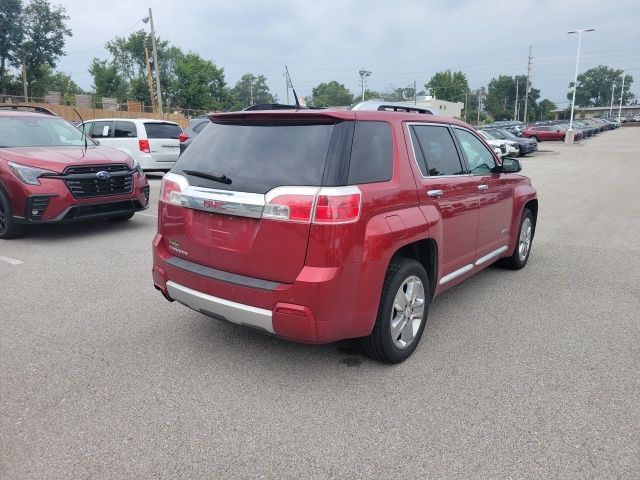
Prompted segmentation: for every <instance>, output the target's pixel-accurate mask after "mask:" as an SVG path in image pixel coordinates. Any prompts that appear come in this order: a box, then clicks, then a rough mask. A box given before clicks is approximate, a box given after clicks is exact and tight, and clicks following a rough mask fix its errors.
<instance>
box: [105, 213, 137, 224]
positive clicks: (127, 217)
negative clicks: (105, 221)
mask: <svg viewBox="0 0 640 480" xmlns="http://www.w3.org/2000/svg"><path fill="white" fill-rule="evenodd" d="M135 213H136V212H131V213H127V214H126V215H116V216H114V217H109V221H110V222H126V221H127V220H130V219H131V217H133V216H134V215H135Z"/></svg>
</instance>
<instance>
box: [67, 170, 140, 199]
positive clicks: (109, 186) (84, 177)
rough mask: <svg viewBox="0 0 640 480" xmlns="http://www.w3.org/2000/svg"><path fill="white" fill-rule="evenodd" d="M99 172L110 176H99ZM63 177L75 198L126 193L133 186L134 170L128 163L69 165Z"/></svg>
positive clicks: (129, 191)
mask: <svg viewBox="0 0 640 480" xmlns="http://www.w3.org/2000/svg"><path fill="white" fill-rule="evenodd" d="M98 172H107V174H108V175H105V176H106V177H108V178H98ZM62 178H63V179H64V182H65V183H66V184H67V187H68V188H69V190H70V191H71V193H72V194H73V196H74V197H75V198H90V197H104V196H109V195H124V194H127V193H131V191H132V188H133V177H132V172H131V170H130V169H129V167H128V166H127V165H94V166H90V167H69V168H67V169H66V170H65V172H64V175H63V176H62Z"/></svg>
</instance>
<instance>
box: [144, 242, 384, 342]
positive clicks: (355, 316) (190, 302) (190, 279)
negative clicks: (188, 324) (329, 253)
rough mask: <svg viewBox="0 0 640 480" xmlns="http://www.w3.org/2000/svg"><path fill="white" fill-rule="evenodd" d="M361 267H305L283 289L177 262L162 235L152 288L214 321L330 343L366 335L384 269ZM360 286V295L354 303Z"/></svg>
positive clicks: (155, 256) (156, 247) (279, 285)
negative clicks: (377, 285) (374, 284)
mask: <svg viewBox="0 0 640 480" xmlns="http://www.w3.org/2000/svg"><path fill="white" fill-rule="evenodd" d="M362 265H363V264H362V263H358V262H348V264H347V265H346V266H343V267H327V268H322V267H309V266H305V267H303V268H302V270H301V271H300V273H299V274H298V276H297V278H296V279H295V281H294V282H293V283H290V284H288V283H287V284H284V283H277V282H272V281H268V280H263V279H258V278H252V277H246V276H242V275H238V274H234V273H230V272H224V271H221V270H216V269H213V268H210V267H207V266H204V265H200V264H196V263H193V262H189V261H187V260H185V259H182V258H178V257H176V256H174V255H172V253H171V252H169V251H168V250H167V249H166V247H165V245H164V238H163V236H162V235H161V234H158V235H156V238H155V239H154V242H153V270H152V274H153V282H154V285H155V287H156V289H157V290H160V291H161V292H162V293H163V294H164V295H165V297H167V299H169V300H177V301H178V302H180V303H182V304H184V305H186V306H187V307H189V308H191V309H193V310H195V311H198V312H200V313H202V314H204V315H207V316H210V317H213V318H217V319H221V320H226V321H229V322H231V323H236V324H239V325H244V326H248V327H252V328H255V329H258V330H261V331H263V332H266V333H270V334H275V335H277V336H279V337H283V338H286V339H288V340H293V341H296V342H301V343H315V344H317V343H330V342H334V341H337V340H342V339H345V338H355V337H362V336H365V335H368V334H369V333H370V331H371V328H372V327H373V323H374V322H375V318H376V315H377V308H378V303H377V302H378V300H379V295H380V293H379V291H377V289H376V288H372V287H371V285H372V284H373V283H378V280H379V283H380V284H381V283H382V277H383V276H384V269H382V270H381V271H378V270H377V269H374V268H371V266H369V267H370V268H369V270H371V271H370V272H368V273H367V274H366V275H365V274H364V272H363V271H361V269H362V268H363V267H362ZM381 268H383V267H382V266H381ZM365 276H366V277H367V279H365ZM378 277H380V278H379V279H378ZM369 278H371V280H368V279H369ZM360 283H361V284H362V285H363V288H362V292H363V293H362V295H361V296H360V298H359V292H358V287H357V286H358V285H359V284H360ZM365 285H369V287H368V288H364V286H365ZM354 286H356V288H354ZM363 296H364V297H366V298H362V297H363Z"/></svg>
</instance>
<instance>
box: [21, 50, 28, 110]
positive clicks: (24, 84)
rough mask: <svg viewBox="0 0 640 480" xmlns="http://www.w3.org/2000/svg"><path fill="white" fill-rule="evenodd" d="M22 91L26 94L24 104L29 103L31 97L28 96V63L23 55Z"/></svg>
mask: <svg viewBox="0 0 640 480" xmlns="http://www.w3.org/2000/svg"><path fill="white" fill-rule="evenodd" d="M22 90H23V92H22V93H24V103H29V96H28V95H27V94H28V92H27V61H26V60H25V58H24V53H23V54H22Z"/></svg>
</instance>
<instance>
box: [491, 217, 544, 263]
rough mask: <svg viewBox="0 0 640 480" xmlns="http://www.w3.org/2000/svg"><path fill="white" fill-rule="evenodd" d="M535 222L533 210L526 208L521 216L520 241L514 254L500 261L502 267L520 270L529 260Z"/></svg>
mask: <svg viewBox="0 0 640 480" xmlns="http://www.w3.org/2000/svg"><path fill="white" fill-rule="evenodd" d="M534 227H535V223H534V221H533V214H532V213H531V210H529V209H528V208H525V209H524V210H523V211H522V216H521V217H520V228H518V241H517V243H516V246H515V248H514V249H513V254H512V255H511V256H510V257H505V258H503V259H501V260H499V261H498V264H499V265H500V266H501V267H504V268H508V269H510V270H520V269H521V268H523V267H524V266H525V265H526V264H527V262H528V261H529V255H530V254H531V244H532V243H533V232H534Z"/></svg>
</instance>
